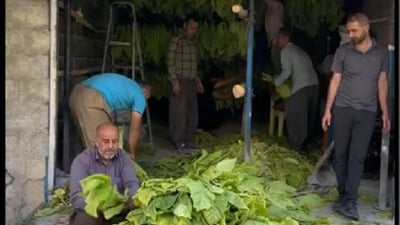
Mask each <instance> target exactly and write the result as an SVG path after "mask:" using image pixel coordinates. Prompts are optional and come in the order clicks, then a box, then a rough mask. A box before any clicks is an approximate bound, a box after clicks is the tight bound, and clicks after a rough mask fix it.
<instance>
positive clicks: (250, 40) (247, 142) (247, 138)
mask: <svg viewBox="0 0 400 225" xmlns="http://www.w3.org/2000/svg"><path fill="white" fill-rule="evenodd" d="M249 11H250V14H249V25H248V28H249V29H248V32H247V66H246V96H245V112H246V114H245V116H246V118H245V124H244V126H245V129H244V131H245V132H244V159H245V161H246V162H250V160H251V149H250V146H251V113H252V112H251V108H252V105H251V97H252V94H253V91H252V88H253V84H252V82H253V46H254V0H250V9H249Z"/></svg>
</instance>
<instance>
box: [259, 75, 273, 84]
mask: <svg viewBox="0 0 400 225" xmlns="http://www.w3.org/2000/svg"><path fill="white" fill-rule="evenodd" d="M261 74H262V78H261V79H262V80H263V81H266V82H272V81H273V80H274V78H273V76H272V75H270V74H266V73H261Z"/></svg>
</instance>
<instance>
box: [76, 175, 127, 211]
mask: <svg viewBox="0 0 400 225" xmlns="http://www.w3.org/2000/svg"><path fill="white" fill-rule="evenodd" d="M80 183H81V186H82V196H83V197H84V198H85V202H86V205H85V212H86V213H87V214H89V215H91V216H93V217H95V218H97V217H98V212H101V213H102V214H103V216H104V218H105V219H110V218H111V217H113V216H115V215H117V214H119V213H121V211H122V210H123V209H124V206H125V203H126V201H127V199H128V197H127V192H126V191H125V195H122V194H120V193H119V192H118V190H117V187H116V186H113V185H112V183H111V178H110V177H109V176H107V175H105V174H92V175H90V176H88V177H86V178H85V179H83V180H81V181H80Z"/></svg>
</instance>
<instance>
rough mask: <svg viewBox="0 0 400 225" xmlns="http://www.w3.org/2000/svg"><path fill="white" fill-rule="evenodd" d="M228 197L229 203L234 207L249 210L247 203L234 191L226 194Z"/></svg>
mask: <svg viewBox="0 0 400 225" xmlns="http://www.w3.org/2000/svg"><path fill="white" fill-rule="evenodd" d="M226 197H227V199H228V202H229V203H231V204H232V205H233V206H235V207H236V208H238V209H249V208H247V205H246V203H245V202H244V201H243V199H242V198H240V196H239V195H237V194H236V193H234V192H232V191H227V192H226Z"/></svg>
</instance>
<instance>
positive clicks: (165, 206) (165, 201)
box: [151, 194, 178, 212]
mask: <svg viewBox="0 0 400 225" xmlns="http://www.w3.org/2000/svg"><path fill="white" fill-rule="evenodd" d="M177 198H178V195H177V194H175V195H162V196H157V197H155V198H154V199H153V200H152V201H151V204H152V205H153V206H154V207H155V208H156V209H159V210H161V211H164V212H165V211H167V210H169V209H170V208H171V207H172V206H173V205H174V204H175V202H176V199H177Z"/></svg>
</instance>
